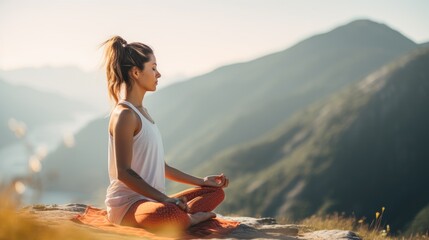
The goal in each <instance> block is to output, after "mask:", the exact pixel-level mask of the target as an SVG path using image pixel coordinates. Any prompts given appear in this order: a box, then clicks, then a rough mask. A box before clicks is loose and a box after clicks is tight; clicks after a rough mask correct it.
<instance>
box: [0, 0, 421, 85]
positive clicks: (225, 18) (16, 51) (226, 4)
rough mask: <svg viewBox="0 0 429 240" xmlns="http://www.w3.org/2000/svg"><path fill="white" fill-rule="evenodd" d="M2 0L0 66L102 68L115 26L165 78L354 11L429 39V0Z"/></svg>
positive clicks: (236, 57)
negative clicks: (151, 54) (104, 45)
mask: <svg viewBox="0 0 429 240" xmlns="http://www.w3.org/2000/svg"><path fill="white" fill-rule="evenodd" d="M351 2H352V1H344V0H338V1H335V0H325V1H316V0H314V1H306V0H302V1H287V0H258V1H256V0H181V1H179V0H169V1H163V0H159V1H156V0H153V1H145V0H135V1H132V0H122V1H118V0H115V1H113V0H93V1H91V0H37V1H34V0H27V1H25V0H0V69H4V70H8V69H15V68H21V67H40V66H46V65H49V66H64V65H77V66H79V67H81V68H82V69H85V70H94V69H97V68H98V67H99V65H100V62H101V51H100V50H99V49H98V45H99V44H100V43H101V42H102V41H104V40H106V39H107V38H109V37H110V36H112V35H115V34H118V35H121V36H122V37H124V38H125V39H126V40H127V41H128V42H133V41H140V42H144V43H147V44H149V45H150V46H152V47H153V48H154V50H155V54H156V56H157V60H158V65H159V70H160V71H161V73H162V74H163V78H161V80H164V81H165V82H164V83H168V82H169V81H172V80H173V79H175V78H177V77H178V76H181V75H182V76H193V75H197V74H201V73H205V72H207V71H210V70H213V69H215V68H216V67H219V66H222V65H225V64H229V63H234V62H238V61H247V60H250V59H253V58H256V57H259V56H262V55H265V54H268V53H272V52H275V51H279V50H283V49H285V48H287V47H290V46H291V45H293V44H295V43H297V42H298V41H300V40H303V39H305V38H307V37H309V36H311V35H314V34H317V33H321V32H325V31H328V30H331V29H333V28H335V27H337V26H338V25H342V24H346V23H348V22H350V21H352V20H355V19H361V18H369V19H371V20H374V21H377V22H381V23H385V24H387V25H389V26H390V27H392V28H394V29H396V30H398V31H400V32H401V33H403V34H404V35H405V36H407V37H409V38H410V39H411V40H413V41H415V42H417V43H420V42H426V41H429V25H428V23H429V14H428V12H429V1H428V0H406V1H404V0H400V1H399V0H377V1H370V0H360V1H353V3H351Z"/></svg>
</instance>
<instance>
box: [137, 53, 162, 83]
mask: <svg viewBox="0 0 429 240" xmlns="http://www.w3.org/2000/svg"><path fill="white" fill-rule="evenodd" d="M160 77H161V73H160V72H158V69H157V64H156V57H155V55H153V54H151V55H150V60H149V61H148V62H146V63H145V64H144V68H143V71H139V73H138V77H137V80H136V83H137V85H138V86H139V87H141V88H143V89H144V90H146V91H155V90H156V85H158V78H160Z"/></svg>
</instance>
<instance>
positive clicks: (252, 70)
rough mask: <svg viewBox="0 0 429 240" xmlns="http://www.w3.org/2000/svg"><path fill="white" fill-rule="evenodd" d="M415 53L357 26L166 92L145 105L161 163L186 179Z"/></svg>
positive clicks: (390, 34)
mask: <svg viewBox="0 0 429 240" xmlns="http://www.w3.org/2000/svg"><path fill="white" fill-rule="evenodd" d="M416 47H417V44H415V43H414V42H412V41H411V40H409V39H407V38H406V37H404V36H403V35H402V34H400V33H398V32H397V31H395V30H393V29H391V28H389V27H388V26H386V25H384V24H379V23H375V22H372V21H369V20H358V21H354V22H351V23H349V24H346V25H344V26H340V27H338V28H335V29H333V30H332V31H330V32H327V33H324V34H320V35H316V36H313V37H310V38H309V39H306V40H304V41H302V42H300V43H298V44H296V45H295V46H292V47H291V48H288V49H286V50H284V51H281V52H278V53H273V54H269V55H267V56H264V57H261V58H258V59H255V60H252V61H249V62H244V63H237V64H232V65H228V66H225V67H221V68H219V69H216V70H214V71H213V72H210V73H208V74H205V75H202V76H198V77H195V78H192V79H190V80H188V81H186V82H182V83H178V84H175V85H173V86H170V87H167V88H165V89H162V90H161V91H159V92H156V93H155V94H153V96H151V97H150V98H148V99H147V100H145V101H146V103H145V105H147V106H148V109H149V111H150V112H151V113H152V114H153V115H154V116H155V119H156V120H157V123H158V125H159V127H160V129H161V132H162V134H163V137H164V142H165V146H166V151H167V161H169V162H171V163H173V164H174V165H176V166H180V167H183V168H184V169H189V170H190V171H192V170H193V169H195V168H196V167H198V165H199V164H201V163H202V162H204V161H206V160H208V159H210V158H212V157H213V156H214V155H215V154H217V153H218V152H219V151H222V150H224V149H226V148H229V147H230V146H234V145H236V144H241V143H244V142H247V141H249V140H251V139H255V138H257V137H258V136H260V135H261V134H264V133H265V132H267V131H269V130H271V129H272V128H273V127H275V126H277V125H278V124H279V123H280V122H282V121H284V120H285V119H287V118H289V117H290V116H291V115H292V114H293V113H295V112H296V111H298V110H301V109H302V108H304V107H306V106H308V105H309V104H311V103H314V102H317V101H319V100H320V99H323V98H324V97H326V96H328V95H330V94H332V93H334V92H336V91H338V90H340V89H341V88H343V87H345V86H347V85H349V84H351V83H353V82H356V81H358V80H359V79H362V78H363V77H365V76H366V75H368V74H369V73H371V72H372V71H374V70H376V69H378V68H379V67H381V66H382V65H383V64H385V63H386V62H389V61H391V60H393V59H394V58H396V57H398V56H401V55H402V54H404V53H406V52H408V51H410V50H411V49H414V48H416Z"/></svg>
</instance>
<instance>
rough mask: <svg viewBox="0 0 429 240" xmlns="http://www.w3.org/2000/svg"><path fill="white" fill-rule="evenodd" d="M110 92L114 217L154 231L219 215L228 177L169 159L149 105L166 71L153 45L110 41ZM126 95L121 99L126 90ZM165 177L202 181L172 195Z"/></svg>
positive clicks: (111, 206)
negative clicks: (191, 171) (188, 169)
mask: <svg viewBox="0 0 429 240" xmlns="http://www.w3.org/2000/svg"><path fill="white" fill-rule="evenodd" d="M103 45H104V47H105V65H106V73H107V83H108V91H109V96H110V97H111V98H112V99H113V101H114V102H115V107H114V109H113V110H112V112H111V116H110V122H109V155H108V158H109V177H110V186H109V187H108V189H107V194H106V200H105V203H106V206H107V212H108V218H109V220H110V221H111V222H113V223H115V224H121V225H126V226H133V227H141V228H145V229H148V230H151V231H158V230H162V229H165V228H174V229H176V230H177V229H179V230H183V229H186V228H188V227H189V226H192V225H195V224H197V223H200V222H202V221H205V220H208V219H210V218H214V217H215V216H216V215H215V214H214V213H212V212H211V211H212V210H213V209H215V208H216V207H217V206H218V205H219V204H220V203H221V202H222V201H223V199H224V192H223V189H222V188H225V187H227V186H228V182H229V181H228V178H227V177H226V176H224V175H223V174H221V175H214V176H207V177H205V178H198V177H194V176H191V175H188V174H186V173H184V172H182V171H179V170H177V169H175V168H173V167H171V166H169V165H168V164H166V163H165V161H164V149H163V144H162V140H161V135H160V133H159V131H158V128H157V126H156V125H155V122H154V120H153V119H152V117H151V116H150V115H149V113H148V111H147V110H146V108H144V107H143V104H142V103H143V98H144V96H145V94H146V92H148V91H155V90H156V86H157V84H158V79H159V78H160V77H161V73H160V72H159V71H158V70H157V63H156V58H155V55H154V53H153V51H152V49H151V48H150V47H149V46H147V45H145V44H143V43H130V44H127V42H126V41H125V40H124V39H122V38H121V37H119V36H115V37H112V38H111V39H109V40H107V41H106V42H104V44H103ZM121 91H122V92H123V94H124V95H123V99H120V92H121ZM165 177H167V178H169V179H171V180H173V181H177V182H181V183H185V184H190V185H195V186H198V187H196V188H191V189H188V190H185V191H183V192H180V193H177V194H174V195H172V196H167V195H166V193H165Z"/></svg>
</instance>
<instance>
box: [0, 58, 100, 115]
mask: <svg viewBox="0 0 429 240" xmlns="http://www.w3.org/2000/svg"><path fill="white" fill-rule="evenodd" d="M0 78H3V79H4V80H5V81H7V82H8V83H10V84H13V85H19V86H27V87H31V88H33V89H36V90H39V91H44V92H51V93H58V94H61V95H63V96H65V97H67V98H69V99H73V100H74V101H81V102H85V104H88V105H90V106H91V107H92V108H93V109H94V110H97V112H99V113H101V112H103V111H107V109H108V103H107V101H106V99H107V94H106V91H105V89H106V84H105V78H104V76H103V74H102V72H101V71H99V72H85V71H83V70H81V69H80V68H77V67H75V66H64V67H40V68H20V69H15V70H8V71H4V70H2V71H0Z"/></svg>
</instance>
